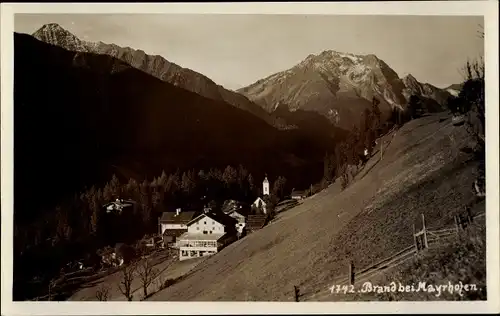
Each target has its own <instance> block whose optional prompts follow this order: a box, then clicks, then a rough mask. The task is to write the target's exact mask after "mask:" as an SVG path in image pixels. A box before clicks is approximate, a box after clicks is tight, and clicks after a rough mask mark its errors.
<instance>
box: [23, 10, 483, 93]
mask: <svg viewBox="0 0 500 316" xmlns="http://www.w3.org/2000/svg"><path fill="white" fill-rule="evenodd" d="M47 23H58V24H59V25H61V26H62V27H63V28H65V29H67V30H68V31H70V32H72V33H73V34H75V35H76V36H77V37H79V38H80V39H84V40H88V41H102V42H105V43H115V44H117V45H119V46H129V47H132V48H134V49H142V50H143V51H145V52H146V53H147V54H151V55H161V56H163V57H164V58H166V59H167V60H169V61H171V62H174V63H176V64H178V65H180V66H182V67H185V68H190V69H192V70H194V71H197V72H200V73H202V74H204V75H206V76H207V77H209V78H211V79H212V80H213V81H215V82H216V83H218V84H220V85H222V86H224V87H225V88H228V89H233V90H235V89H238V88H242V87H245V86H248V85H250V84H252V83H254V82H255V81H257V80H259V79H262V78H265V77H267V76H269V75H272V74H274V73H276V72H279V71H283V70H286V69H289V68H291V67H293V66H294V65H296V64H298V63H299V62H301V61H302V60H304V59H305V58H306V57H307V56H308V55H309V54H319V53H321V52H322V51H324V50H334V51H338V52H345V53H352V54H362V55H364V54H375V55H377V56H378V57H379V58H380V59H383V60H384V61H385V62H386V63H387V64H388V65H389V66H390V67H391V68H392V69H393V70H394V71H396V73H398V75H399V76H400V77H403V76H405V75H407V74H410V73H411V74H412V75H413V76H414V77H415V78H417V80H419V81H420V82H427V83H431V84H433V85H435V86H438V87H447V86H449V85H450V84H453V83H460V82H461V81H462V74H461V71H460V70H461V69H462V67H463V65H464V64H465V62H466V61H467V59H468V58H478V57H479V56H484V40H483V39H481V38H480V37H479V36H478V31H479V30H480V25H484V22H483V17H475V16H411V15H399V16H394V15H393V16H383V15H357V16H355V15H354V16H353V15H270V14H266V15H264V14H253V15H241V14H238V15H235V14H225V15H217V14H210V15H209V14H37V15H34V14H16V15H15V19H14V30H15V31H16V32H20V33H28V34H31V33H34V32H35V31H36V30H37V29H39V28H40V27H41V26H42V25H44V24H47Z"/></svg>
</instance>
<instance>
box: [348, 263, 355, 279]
mask: <svg viewBox="0 0 500 316" xmlns="http://www.w3.org/2000/svg"><path fill="white" fill-rule="evenodd" d="M354 276H355V271H354V262H353V261H352V260H351V261H350V262H349V284H350V285H354Z"/></svg>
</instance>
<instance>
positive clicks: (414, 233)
mask: <svg viewBox="0 0 500 316" xmlns="http://www.w3.org/2000/svg"><path fill="white" fill-rule="evenodd" d="M413 241H414V242H415V249H416V250H417V252H418V242H417V236H416V232H415V224H413Z"/></svg>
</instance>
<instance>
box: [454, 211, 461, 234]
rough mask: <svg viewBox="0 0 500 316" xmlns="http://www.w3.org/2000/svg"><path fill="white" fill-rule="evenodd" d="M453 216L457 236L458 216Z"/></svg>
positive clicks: (458, 230) (458, 228) (458, 232)
mask: <svg viewBox="0 0 500 316" xmlns="http://www.w3.org/2000/svg"><path fill="white" fill-rule="evenodd" d="M453 218H454V219H455V230H456V232H457V237H458V236H459V235H460V225H459V224H458V216H457V215H455V216H453Z"/></svg>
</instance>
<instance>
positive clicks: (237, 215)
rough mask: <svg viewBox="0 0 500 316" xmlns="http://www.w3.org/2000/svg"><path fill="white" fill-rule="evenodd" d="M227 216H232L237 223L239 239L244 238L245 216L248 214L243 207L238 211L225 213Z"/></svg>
mask: <svg viewBox="0 0 500 316" xmlns="http://www.w3.org/2000/svg"><path fill="white" fill-rule="evenodd" d="M224 213H225V214H226V215H228V216H231V217H232V218H234V219H235V220H236V221H237V222H236V232H237V235H238V238H239V237H241V236H243V234H244V231H245V226H246V216H245V214H246V213H247V212H245V211H244V209H243V208H242V207H240V208H239V209H237V210H231V211H228V212H224Z"/></svg>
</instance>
